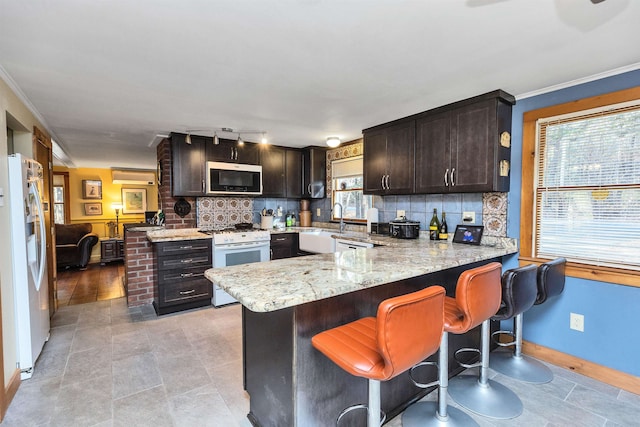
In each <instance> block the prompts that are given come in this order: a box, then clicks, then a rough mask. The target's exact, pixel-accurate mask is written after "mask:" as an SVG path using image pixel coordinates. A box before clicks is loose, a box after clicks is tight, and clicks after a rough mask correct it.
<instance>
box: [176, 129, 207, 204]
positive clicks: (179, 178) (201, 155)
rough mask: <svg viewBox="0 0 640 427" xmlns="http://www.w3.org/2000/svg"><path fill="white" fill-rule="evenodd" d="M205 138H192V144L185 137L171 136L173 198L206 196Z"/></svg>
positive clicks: (180, 135)
mask: <svg viewBox="0 0 640 427" xmlns="http://www.w3.org/2000/svg"><path fill="white" fill-rule="evenodd" d="M205 164H206V151H205V138H204V137H198V136H192V137H191V144H187V143H186V142H185V135H182V134H172V135H171V183H172V187H171V191H172V195H173V196H187V197H197V196H204V183H205Z"/></svg>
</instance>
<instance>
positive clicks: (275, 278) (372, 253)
mask: <svg viewBox="0 0 640 427" xmlns="http://www.w3.org/2000/svg"><path fill="white" fill-rule="evenodd" d="M307 230H308V229H307ZM295 231H300V230H295V229H293V228H291V229H289V232H295ZM358 234H359V233H345V234H343V235H342V236H343V237H347V236H349V235H351V238H353V239H356V240H359V241H370V242H372V243H374V244H380V245H385V246H378V247H374V248H371V249H358V250H350V251H344V252H336V253H333V254H319V255H309V256H304V257H297V258H288V259H281V260H275V261H269V262H262V263H253V264H251V268H247V265H236V266H231V267H225V268H217V269H216V268H211V269H209V270H207V271H206V272H205V276H206V277H207V278H208V279H209V280H211V281H212V282H214V283H215V284H217V285H219V286H220V287H221V288H222V289H224V290H225V291H226V292H228V293H229V294H230V295H232V296H233V297H235V298H236V299H237V300H238V301H240V302H241V303H242V305H244V306H245V307H247V308H248V309H249V310H251V311H256V312H269V311H275V310H279V309H283V308H287V307H293V306H296V305H300V304H304V303H307V302H312V301H317V300H320V299H323V298H329V297H332V296H336V295H341V294H346V293H349V292H353V291H357V290H360V289H364V288H368V287H373V286H379V285H383V284H386V283H391V282H395V281H398V280H404V279H408V278H411V277H416V276H420V275H423V274H428V273H433V272H436V271H441V270H446V269H448V268H452V267H456V266H460V265H465V264H471V263H474V262H478V261H485V260H488V259H492V258H498V257H502V256H504V255H509V254H513V253H516V252H517V251H518V247H517V242H516V239H510V238H493V239H485V238H484V237H483V245H480V246H470V245H462V244H452V243H451V242H434V241H430V240H429V239H428V238H424V237H422V238H420V239H414V240H402V239H394V238H390V237H386V236H376V235H374V236H368V235H367V234H362V233H360V234H361V235H362V237H363V238H364V237H368V238H369V240H362V239H357V237H358V236H357V235H358ZM336 235H339V233H336ZM489 245H490V246H489Z"/></svg>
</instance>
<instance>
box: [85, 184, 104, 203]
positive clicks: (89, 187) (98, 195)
mask: <svg viewBox="0 0 640 427" xmlns="http://www.w3.org/2000/svg"><path fill="white" fill-rule="evenodd" d="M82 198H83V199H97V200H102V181H100V180H99V179H97V180H94V179H83V180H82Z"/></svg>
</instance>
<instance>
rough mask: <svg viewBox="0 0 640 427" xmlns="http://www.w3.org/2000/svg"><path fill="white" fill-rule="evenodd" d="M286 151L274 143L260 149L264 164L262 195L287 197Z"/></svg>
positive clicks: (261, 162) (261, 160)
mask: <svg viewBox="0 0 640 427" xmlns="http://www.w3.org/2000/svg"><path fill="white" fill-rule="evenodd" d="M285 153H286V151H285V149H284V148H279V147H276V146H273V145H270V146H266V147H264V148H263V149H262V150H260V164H261V165H262V195H263V196H264V197H286V186H285V164H286V154H285Z"/></svg>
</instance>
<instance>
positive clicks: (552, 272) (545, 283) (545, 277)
mask: <svg viewBox="0 0 640 427" xmlns="http://www.w3.org/2000/svg"><path fill="white" fill-rule="evenodd" d="M566 265H567V260H566V258H556V259H554V260H553V261H549V262H545V263H544V264H540V266H539V267H538V298H536V305H539V304H542V303H544V302H545V301H546V300H547V299H549V298H550V297H555V296H558V295H560V294H561V293H562V291H563V290H564V281H565V272H564V270H565V268H566Z"/></svg>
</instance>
